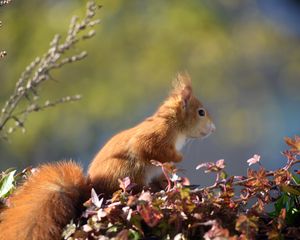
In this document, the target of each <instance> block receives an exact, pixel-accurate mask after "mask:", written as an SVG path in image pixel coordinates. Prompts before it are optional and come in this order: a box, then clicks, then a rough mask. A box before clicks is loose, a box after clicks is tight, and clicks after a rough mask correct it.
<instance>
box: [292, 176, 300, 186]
mask: <svg viewBox="0 0 300 240" xmlns="http://www.w3.org/2000/svg"><path fill="white" fill-rule="evenodd" d="M292 179H293V180H294V182H295V183H296V184H300V177H299V176H297V175H295V174H292Z"/></svg>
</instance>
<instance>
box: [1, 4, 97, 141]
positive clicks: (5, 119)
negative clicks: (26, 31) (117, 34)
mask: <svg viewBox="0 0 300 240" xmlns="http://www.w3.org/2000/svg"><path fill="white" fill-rule="evenodd" d="M1 3H2V2H1ZM3 4H4V3H3ZM97 9H98V6H97V4H96V3H95V2H92V1H91V2H88V4H87V12H86V16H85V17H84V18H83V19H82V20H81V21H79V19H78V17H76V16H74V17H73V18H72V20H71V24H70V26H69V30H68V33H67V36H66V37H65V40H64V41H63V42H61V36H60V35H58V34H57V35H55V37H54V38H53V40H52V41H51V43H50V48H49V50H47V52H46V53H45V54H44V55H43V56H42V57H37V58H36V59H35V60H34V61H33V62H31V63H30V64H29V65H28V66H27V67H26V69H25V71H24V72H23V73H22V75H21V77H20V78H19V80H18V81H17V83H16V86H15V89H14V92H13V93H12V94H11V96H10V97H9V99H8V100H7V101H6V103H5V105H4V107H3V108H2V110H1V113H0V138H2V139H7V137H8V134H11V133H13V132H14V131H15V130H16V129H19V128H20V129H22V130H23V131H25V126H24V124H25V121H26V119H27V117H28V115H29V114H31V113H32V112H39V111H42V110H45V109H47V108H49V107H54V106H56V105H58V104H61V103H66V102H72V101H76V100H79V99H80V96H79V95H76V96H71V97H70V96H67V97H62V98H60V99H58V100H54V101H53V100H51V101H49V100H47V101H45V102H44V103H42V102H41V100H40V98H39V90H40V87H41V85H44V84H45V82H47V81H50V80H54V79H53V77H52V76H51V74H52V72H53V70H55V69H58V68H61V67H63V66H64V65H66V64H70V63H74V62H77V61H80V60H82V59H83V58H85V57H86V56H87V52H86V51H82V52H79V53H75V54H72V55H70V56H66V57H64V56H65V55H66V54H68V53H69V52H70V51H71V50H73V49H74V48H75V47H76V45H77V44H78V42H80V41H82V40H85V39H89V38H91V37H93V36H94V35H95V30H94V29H93V27H94V26H95V25H96V24H97V23H99V19H96V20H94V17H95V14H96V10H97ZM63 57H64V58H63Z"/></svg>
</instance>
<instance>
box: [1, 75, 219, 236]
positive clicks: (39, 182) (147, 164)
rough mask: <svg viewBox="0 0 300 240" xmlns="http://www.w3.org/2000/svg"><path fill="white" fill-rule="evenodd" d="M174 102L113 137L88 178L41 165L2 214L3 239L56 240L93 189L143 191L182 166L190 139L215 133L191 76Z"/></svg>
mask: <svg viewBox="0 0 300 240" xmlns="http://www.w3.org/2000/svg"><path fill="white" fill-rule="evenodd" d="M173 85H174V86H173V89H172V91H171V93H170V95H169V97H168V98H167V99H166V100H165V101H164V102H163V103H162V105H161V106H160V107H159V108H158V110H157V111H156V112H155V113H154V114H153V115H152V116H151V117H149V118H147V119H145V120H144V121H143V122H141V123H140V124H138V125H137V126H135V127H133V128H131V129H128V130H125V131H122V132H120V133H118V134H116V135H115V136H113V137H112V138H111V139H110V140H109V141H108V142H107V143H106V144H105V145H104V147H103V148H102V149H101V150H100V151H99V152H98V154H97V155H96V156H95V158H94V159H93V161H92V162H91V164H90V166H89V170H88V177H85V175H84V173H83V170H82V168H81V167H80V166H79V165H78V164H76V163H74V162H72V161H69V162H67V161H65V162H58V163H52V164H44V165H42V166H40V167H39V168H38V170H37V172H36V173H34V174H32V175H31V176H30V177H29V178H28V179H27V180H26V181H25V182H24V184H23V185H21V186H20V187H18V189H17V190H16V191H15V192H14V194H13V195H12V196H11V197H10V198H9V207H8V208H6V209H5V210H4V211H3V212H1V214H0V240H4V239H5V240H16V239H19V240H29V239H30V240H50V239H51V240H53V239H54V240H55V239H60V238H61V233H62V229H63V228H64V226H65V225H66V224H68V223H69V221H70V220H71V219H73V218H75V217H76V216H78V214H79V213H80V211H81V210H82V203H83V202H84V201H85V200H87V199H88V196H89V193H90V190H91V188H92V187H93V188H95V189H96V190H97V193H104V194H111V193H113V192H114V191H116V190H117V189H118V187H119V183H118V179H123V178H125V177H130V179H131V181H132V182H134V183H136V184H137V186H138V187H140V189H141V188H142V187H143V186H149V185H150V184H151V182H152V181H154V180H155V178H157V177H159V175H161V171H160V168H159V167H156V166H154V165H152V164H151V160H156V161H159V162H170V163H172V162H174V163H177V162H180V161H181V160H182V155H181V153H180V152H179V151H180V149H181V148H182V146H183V145H184V143H185V140H186V139H187V138H203V137H206V136H208V135H209V134H210V133H212V132H213V131H214V130H215V125H214V124H213V122H212V120H211V118H210V116H209V114H208V112H207V110H206V109H205V108H204V107H203V105H202V104H201V102H200V101H199V100H198V99H197V98H196V97H195V96H194V95H193V92H192V85H191V79H190V77H189V76H188V74H186V73H185V74H178V75H177V77H176V79H175V80H174V84H173Z"/></svg>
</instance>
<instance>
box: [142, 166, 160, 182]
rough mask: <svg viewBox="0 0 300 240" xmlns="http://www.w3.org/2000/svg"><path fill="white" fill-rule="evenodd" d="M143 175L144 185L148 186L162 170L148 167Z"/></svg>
mask: <svg viewBox="0 0 300 240" xmlns="http://www.w3.org/2000/svg"><path fill="white" fill-rule="evenodd" d="M145 174H146V177H145V179H146V183H145V184H146V185H149V184H150V183H151V182H152V180H153V179H155V178H157V177H160V175H161V174H162V170H161V167H157V166H154V165H151V166H148V167H146V170H145Z"/></svg>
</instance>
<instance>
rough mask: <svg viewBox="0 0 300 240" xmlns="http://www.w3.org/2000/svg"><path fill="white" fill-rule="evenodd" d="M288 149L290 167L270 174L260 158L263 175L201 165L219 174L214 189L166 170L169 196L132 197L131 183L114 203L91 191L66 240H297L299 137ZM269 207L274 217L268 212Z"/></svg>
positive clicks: (125, 182)
mask: <svg viewBox="0 0 300 240" xmlns="http://www.w3.org/2000/svg"><path fill="white" fill-rule="evenodd" d="M286 143H287V144H288V145H289V146H290V147H291V148H290V149H289V150H286V151H284V152H283V155H284V156H285V157H286V159H287V162H286V164H285V166H284V167H282V168H280V169H277V170H275V171H267V170H266V169H265V168H264V167H263V166H262V164H261V163H260V157H259V155H254V157H253V158H251V159H249V160H248V163H249V165H252V164H258V165H259V169H258V170H254V169H252V168H249V169H248V173H247V176H227V174H226V172H225V162H224V160H219V161H217V162H216V163H204V164H200V165H199V167H198V168H204V169H205V172H207V173H210V172H213V173H216V174H217V177H216V181H215V183H214V184H213V185H212V186H209V187H204V188H195V189H191V188H189V187H188V186H185V185H184V184H183V183H182V182H181V180H182V179H180V177H178V176H177V175H176V173H175V172H176V170H175V169H170V167H169V166H167V167H166V168H164V169H163V170H164V172H166V170H168V172H169V174H170V176H172V177H170V178H168V181H169V183H170V184H171V185H172V186H168V190H166V191H161V192H156V193H152V192H150V191H149V190H148V189H145V190H144V191H143V192H141V193H138V194H132V193H131V188H132V183H130V180H129V179H128V178H126V179H124V180H123V181H120V188H121V189H120V190H119V191H117V192H115V193H114V195H113V197H112V198H111V199H106V200H105V199H104V198H99V196H98V195H97V194H96V193H95V191H94V190H92V195H91V200H90V201H88V202H87V203H86V204H85V205H86V207H87V209H86V210H85V211H84V213H83V215H82V216H81V218H80V219H78V221H76V224H75V223H74V222H72V223H70V224H69V225H68V226H67V227H66V228H65V231H64V233H63V236H64V239H69V240H71V239H111V238H115V239H141V238H142V239H199V237H200V236H201V237H203V238H204V239H266V238H268V239H283V238H293V239H295V238H297V237H298V234H299V231H300V227H299V221H298V220H297V219H299V217H300V213H299V210H300V203H299V200H300V186H299V180H300V179H299V176H298V174H299V173H300V172H299V170H295V172H293V171H292V167H293V166H294V165H297V164H299V163H300V160H299V156H300V137H297V136H296V137H295V139H290V138H286ZM156 164H157V163H156ZM162 167H164V166H163V164H162ZM100 196H101V195H100ZM253 200H254V201H253ZM270 204H274V210H273V211H272V212H268V211H267V210H266V207H267V206H268V205H270Z"/></svg>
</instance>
